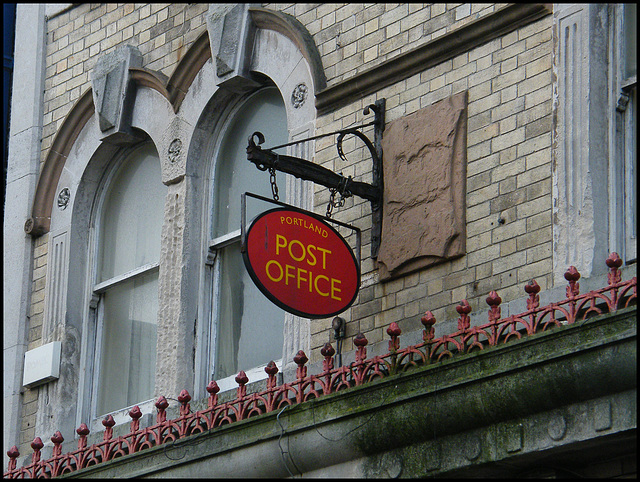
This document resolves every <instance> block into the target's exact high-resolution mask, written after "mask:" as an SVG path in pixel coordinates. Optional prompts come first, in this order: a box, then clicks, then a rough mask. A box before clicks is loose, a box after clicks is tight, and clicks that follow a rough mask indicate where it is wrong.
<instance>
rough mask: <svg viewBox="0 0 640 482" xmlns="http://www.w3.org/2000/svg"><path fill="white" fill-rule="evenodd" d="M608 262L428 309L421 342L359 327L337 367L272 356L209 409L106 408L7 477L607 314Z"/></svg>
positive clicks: (621, 284)
mask: <svg viewBox="0 0 640 482" xmlns="http://www.w3.org/2000/svg"><path fill="white" fill-rule="evenodd" d="M606 264H607V266H608V267H609V270H610V271H609V276H608V285H607V286H605V287H603V288H600V289H598V290H594V291H590V292H588V293H584V294H580V290H579V284H578V280H579V279H580V273H578V271H577V270H576V269H575V267H573V266H571V267H570V268H569V269H568V270H567V272H566V274H565V278H566V279H567V281H568V283H569V285H568V286H567V298H566V299H565V300H563V301H560V302H555V303H550V304H548V305H546V306H543V307H540V306H539V296H538V293H539V292H540V286H539V285H538V283H536V282H535V280H531V281H530V282H529V283H528V284H527V285H525V287H524V290H525V292H526V293H527V295H528V296H529V298H528V299H527V311H525V312H524V313H520V314H518V315H510V316H508V317H505V318H500V304H501V303H502V299H501V298H500V296H499V295H498V293H497V292H495V291H492V292H491V293H490V294H489V296H488V297H487V299H486V302H487V305H488V306H489V311H488V319H489V322H488V323H486V324H482V325H476V326H473V327H472V326H470V318H469V313H470V312H471V307H470V305H469V303H468V302H467V300H462V302H461V303H460V304H459V305H457V306H456V310H457V312H458V313H459V314H460V318H459V320H458V331H456V332H455V333H451V334H448V335H443V336H441V337H438V338H435V336H434V328H433V327H434V325H435V323H436V319H435V317H434V316H433V314H432V313H431V312H429V311H427V312H426V313H425V314H424V316H422V318H421V322H422V324H423V326H424V331H423V342H422V343H420V344H417V345H411V346H407V347H405V348H400V340H399V339H400V335H401V334H402V331H401V330H400V327H399V326H398V325H397V323H392V324H391V325H390V326H389V328H388V330H387V334H388V335H389V337H390V341H389V352H388V353H387V354H386V355H383V356H374V357H372V358H367V349H366V347H367V344H368V340H367V338H366V337H365V336H364V335H363V334H362V333H359V334H358V335H357V336H356V337H355V338H354V340H353V343H354V345H355V346H356V353H355V361H354V362H353V363H351V364H350V365H348V366H340V367H337V368H336V367H335V364H334V359H333V357H334V355H335V354H336V352H335V350H334V349H333V347H332V346H331V344H330V343H326V344H325V345H324V347H323V348H322V350H321V354H322V356H323V357H324V361H323V371H322V373H319V374H316V375H308V374H307V367H306V363H307V362H308V358H307V356H306V354H305V353H304V352H303V351H302V350H301V351H298V353H297V354H296V356H295V357H294V362H295V363H296V364H297V366H298V368H297V370H296V380H294V381H292V382H290V383H283V384H280V385H278V384H277V382H276V374H277V373H278V367H277V366H276V365H275V363H273V362H271V363H269V364H268V365H267V367H266V368H265V372H266V373H267V376H268V379H267V388H266V389H265V390H263V391H261V392H259V393H252V394H250V395H247V393H246V384H247V383H248V382H249V379H248V377H247V375H246V373H245V372H244V371H241V372H240V373H239V374H238V376H237V377H236V382H237V383H238V390H237V396H236V398H235V399H234V400H231V401H228V402H225V403H221V404H220V403H218V395H217V394H218V392H219V391H220V388H219V387H218V385H217V383H216V382H215V381H211V382H210V383H209V385H207V387H206V391H207V393H208V395H209V396H208V400H207V408H206V409H204V410H198V411H195V412H193V411H192V409H191V406H190V404H189V402H190V401H191V395H190V394H189V392H188V391H187V390H182V392H180V395H179V396H178V401H179V403H180V407H179V416H178V417H177V418H175V419H172V420H167V417H166V409H167V408H168V407H169V403H168V402H167V399H166V398H165V397H163V396H161V397H159V398H158V400H157V402H156V404H155V405H156V408H157V411H158V413H157V416H156V423H155V424H154V425H151V426H149V427H146V428H140V425H139V419H140V417H141V415H142V414H141V411H140V409H139V407H138V406H135V407H133V408H132V409H131V410H130V411H129V416H130V417H131V419H132V421H131V428H130V432H129V433H128V434H127V435H124V436H119V437H114V436H113V426H114V425H115V422H114V420H113V417H111V416H110V415H108V416H107V417H105V419H104V420H103V425H104V426H105V431H104V436H103V441H102V442H99V443H94V444H92V445H89V446H87V436H88V435H89V429H88V428H87V426H86V424H84V423H83V424H81V425H80V427H79V428H78V429H77V430H76V432H77V434H78V435H79V436H80V438H79V440H78V449H77V450H74V451H71V452H68V453H66V454H62V453H61V452H62V449H61V444H62V442H63V441H64V439H63V437H62V435H61V434H60V432H56V433H55V434H54V435H53V436H52V437H51V441H52V442H53V454H52V456H51V457H50V458H49V459H47V460H41V450H42V448H43V447H44V444H43V443H42V439H41V438H40V437H36V438H35V439H34V441H33V442H32V443H31V448H32V449H33V454H32V456H31V463H30V464H28V465H26V466H24V467H20V468H17V467H16V465H17V459H18V457H19V456H20V453H19V451H18V449H17V447H16V446H13V447H11V449H9V451H7V455H8V456H9V464H8V470H7V472H5V473H4V477H5V478H49V477H56V476H59V475H62V474H66V473H70V472H74V471H76V470H79V469H82V468H85V467H89V466H91V465H95V464H99V463H102V462H106V461H109V460H112V459H114V458H116V457H120V456H123V455H128V454H133V453H136V452H140V451H142V450H144V449H147V448H150V447H154V446H157V445H162V444H165V443H167V442H173V441H175V440H177V439H181V438H184V437H188V436H190V435H194V434H197V433H201V432H205V431H209V430H215V429H216V428H217V427H220V426H222V425H226V424H229V423H234V422H237V421H240V420H245V419H247V418H251V417H253V416H256V415H261V414H265V413H270V412H273V411H280V410H282V409H283V408H284V407H286V406H288V405H293V404H297V403H303V402H305V401H307V400H311V399H313V398H318V397H321V396H323V395H327V394H330V393H335V392H337V391H340V390H343V389H348V388H350V387H354V386H359V385H363V384H365V383H368V382H370V381H372V380H374V379H377V378H384V377H387V376H390V375H392V374H394V373H397V372H399V371H406V370H409V369H411V368H413V367H416V366H423V365H425V364H431V363H437V362H438V361H440V360H442V359H444V358H449V357H452V356H454V355H455V356H457V355H460V354H464V353H469V352H472V351H477V350H484V349H485V348H488V347H491V346H496V345H499V344H503V343H507V342H508V341H509V340H511V339H519V338H521V337H523V336H527V335H532V334H534V333H538V332H541V331H546V330H549V329H553V328H554V327H558V326H561V325H565V324H567V325H571V324H573V323H575V322H576V321H581V320H584V319H586V318H588V317H590V316H593V315H599V314H603V313H612V312H615V311H616V310H618V309H620V308H625V307H628V306H631V305H633V304H635V303H637V281H636V277H633V278H632V279H630V280H628V281H621V277H620V272H619V269H618V268H619V267H620V266H621V264H622V262H621V261H620V259H619V256H618V255H617V254H616V253H612V254H611V255H610V256H609V257H608V258H607V261H606Z"/></svg>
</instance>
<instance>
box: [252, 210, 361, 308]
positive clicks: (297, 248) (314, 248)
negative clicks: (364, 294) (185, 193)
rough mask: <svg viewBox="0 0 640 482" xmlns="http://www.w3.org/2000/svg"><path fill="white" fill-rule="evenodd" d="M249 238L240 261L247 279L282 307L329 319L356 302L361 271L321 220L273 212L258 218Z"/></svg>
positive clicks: (290, 212)
mask: <svg viewBox="0 0 640 482" xmlns="http://www.w3.org/2000/svg"><path fill="white" fill-rule="evenodd" d="M245 239H246V241H245V246H246V249H245V250H244V251H243V253H242V257H243V259H244V264H245V266H246V268H247V271H248V272H249V275H250V276H251V278H252V279H253V281H254V282H255V284H256V285H257V286H258V288H259V289H260V291H262V292H263V293H264V295H265V296H266V297H267V298H269V299H270V300H271V301H272V302H274V303H275V304H276V305H278V306H279V307H280V308H282V309H284V310H286V311H288V312H290V313H293V314H295V315H299V316H304V317H306V318H327V317H330V316H334V315H337V314H338V313H342V312H343V311H344V310H346V309H347V308H348V307H349V306H351V304H352V303H353V302H354V300H355V298H356V295H357V294H358V290H359V288H360V267H359V266H358V263H357V261H356V258H355V256H354V255H353V252H352V251H351V248H350V247H349V245H348V244H347V242H346V241H345V240H344V238H343V237H342V236H340V234H339V233H338V232H337V231H336V230H335V229H334V228H333V227H332V226H330V225H328V224H327V223H325V222H324V221H322V220H321V219H318V218H316V217H314V216H311V215H309V214H307V213H304V212H301V211H296V210H293V209H286V208H277V209H272V210H270V211H266V212H264V213H262V214H260V215H258V216H257V217H256V218H255V219H254V221H253V222H252V224H251V226H250V227H249V229H248V230H247V234H246V237H245Z"/></svg>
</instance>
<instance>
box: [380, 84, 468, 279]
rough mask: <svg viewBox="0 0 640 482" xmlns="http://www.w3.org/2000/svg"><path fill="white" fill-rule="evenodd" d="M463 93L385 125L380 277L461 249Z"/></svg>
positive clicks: (464, 144)
mask: <svg viewBox="0 0 640 482" xmlns="http://www.w3.org/2000/svg"><path fill="white" fill-rule="evenodd" d="M467 98H468V97H467V92H466V91H465V92H461V93H459V94H456V95H453V96H451V97H449V98H447V99H443V100H441V101H439V102H437V103H435V104H433V105H431V106H429V107H425V108H424V109H421V110H419V111H417V112H414V113H413V114H410V115H407V116H405V117H402V118H400V119H397V120H395V121H393V122H390V123H389V124H388V125H387V126H386V128H385V132H384V137H383V139H382V147H383V151H384V167H383V171H384V199H383V203H384V205H383V219H382V240H381V243H380V251H379V253H378V265H379V270H380V279H382V280H384V279H390V278H394V277H396V276H399V275H403V274H406V273H409V272H412V271H415V270H418V269H422V268H425V267H427V266H430V265H433V264H436V263H441V262H443V261H446V260H449V259H452V258H455V257H458V256H462V255H463V254H464V253H465V249H466V215H465V209H466V161H467V154H466V148H467Z"/></svg>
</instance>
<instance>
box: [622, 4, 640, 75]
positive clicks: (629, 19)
mask: <svg viewBox="0 0 640 482" xmlns="http://www.w3.org/2000/svg"><path fill="white" fill-rule="evenodd" d="M637 15H638V9H637V5H636V4H635V3H633V4H629V5H625V6H624V40H625V69H624V70H625V71H624V73H623V75H624V78H625V79H628V78H629V77H633V76H634V75H636V73H637V71H638V58H637V54H636V52H637V46H636V42H637V37H638V17H637Z"/></svg>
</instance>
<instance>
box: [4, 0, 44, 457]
mask: <svg viewBox="0 0 640 482" xmlns="http://www.w3.org/2000/svg"><path fill="white" fill-rule="evenodd" d="M45 23H46V20H45V5H44V4H18V6H17V11H16V41H15V55H14V59H15V64H14V65H15V67H14V72H13V91H12V100H11V120H10V134H9V155H8V157H9V158H8V167H7V189H6V201H5V206H4V246H3V250H4V280H5V283H4V288H3V296H4V312H3V314H4V317H3V320H4V323H3V326H4V346H3V360H4V374H5V376H4V387H3V393H4V395H3V405H4V410H3V412H4V417H3V425H4V429H3V446H4V447H7V448H8V447H11V446H12V445H18V442H19V435H20V426H21V424H20V413H21V405H22V396H21V393H20V391H21V388H22V371H23V361H24V360H23V358H24V352H25V350H26V347H27V332H28V324H29V302H30V294H31V273H32V262H33V240H32V238H31V237H30V236H28V235H27V234H25V232H24V222H25V220H26V219H27V218H28V217H29V215H30V210H31V205H32V203H33V195H34V192H35V187H36V182H37V179H38V170H39V164H40V141H41V137H42V106H43V92H44V56H45V43H46V42H45ZM7 462H8V459H5V462H4V467H5V469H6V467H7Z"/></svg>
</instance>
